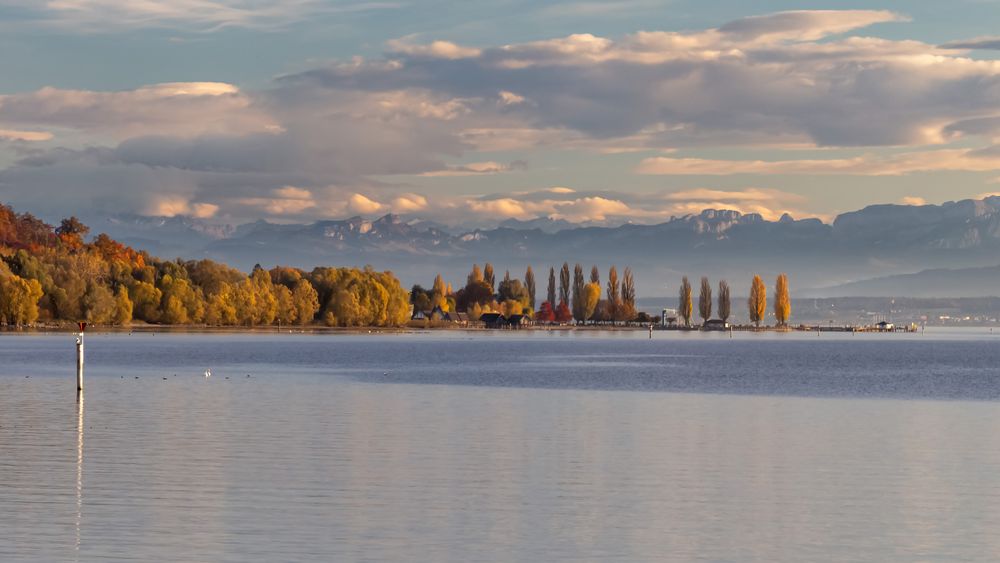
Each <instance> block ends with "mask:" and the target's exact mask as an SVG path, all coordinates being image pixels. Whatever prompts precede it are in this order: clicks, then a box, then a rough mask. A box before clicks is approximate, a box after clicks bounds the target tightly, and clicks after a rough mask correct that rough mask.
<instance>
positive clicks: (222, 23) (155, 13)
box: [0, 0, 399, 33]
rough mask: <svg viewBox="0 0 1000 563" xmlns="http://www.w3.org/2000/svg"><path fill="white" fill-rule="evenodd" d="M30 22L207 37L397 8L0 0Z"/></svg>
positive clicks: (305, 1) (241, 0)
mask: <svg viewBox="0 0 1000 563" xmlns="http://www.w3.org/2000/svg"><path fill="white" fill-rule="evenodd" d="M4 5H6V6H13V7H15V8H19V9H22V10H24V11H25V12H26V14H27V15H28V17H29V21H35V22H38V23H42V24H48V25H53V26H57V27H60V28H64V29H67V30H70V31H73V32H77V33H100V32H113V31H118V30H123V29H124V30H134V29H142V28H163V29H179V30H185V31H194V32H208V31H216V30H220V29H225V28H230V27H242V28H256V29H273V28H280V27H284V26H286V25H288V24H290V23H294V22H297V21H301V20H303V19H305V18H307V17H311V16H316V15H320V14H336V13H350V12H363V11H372V10H382V9H389V8H395V7H397V6H398V5H399V4H397V3H390V2H350V1H348V2H344V1H339V2H338V1H329V0H129V1H124V2H123V1H120V0H47V1H45V2H38V1H34V0H0V6H4Z"/></svg>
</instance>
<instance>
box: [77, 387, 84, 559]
mask: <svg viewBox="0 0 1000 563" xmlns="http://www.w3.org/2000/svg"><path fill="white" fill-rule="evenodd" d="M82 520H83V390H82V389H78V390H77V392H76V545H75V547H76V554H77V558H76V559H77V561H79V560H80V526H81V523H82Z"/></svg>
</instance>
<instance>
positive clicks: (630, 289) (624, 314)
mask: <svg viewBox="0 0 1000 563" xmlns="http://www.w3.org/2000/svg"><path fill="white" fill-rule="evenodd" d="M636 312H637V311H636V308H635V278H634V277H633V276H632V268H629V267H626V268H625V272H624V274H623V275H622V299H621V315H620V316H621V318H622V320H625V321H629V320H632V319H634V318H635V315H636Z"/></svg>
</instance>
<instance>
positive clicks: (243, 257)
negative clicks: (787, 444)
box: [91, 197, 1000, 295]
mask: <svg viewBox="0 0 1000 563" xmlns="http://www.w3.org/2000/svg"><path fill="white" fill-rule="evenodd" d="M91 223H92V225H93V226H94V231H95V232H100V231H101V230H102V229H103V230H106V231H107V232H108V234H110V235H111V236H113V237H115V238H117V239H119V240H122V241H124V242H126V243H128V244H133V245H135V246H139V247H151V248H155V250H156V252H157V253H158V254H161V255H166V256H173V255H177V256H185V257H210V258H213V259H216V260H220V261H223V262H227V263H229V264H231V265H233V266H236V267H239V268H242V269H248V268H250V267H252V266H253V265H254V264H256V263H260V264H262V265H264V266H270V265H276V264H285V265H291V266H299V267H311V266H312V265H315V264H338V265H364V264H371V265H373V266H375V267H377V268H380V269H392V270H393V271H394V272H396V273H397V275H399V276H400V278H401V279H402V280H403V281H404V283H417V282H419V283H425V284H426V283H429V282H430V280H431V279H432V277H433V275H434V274H436V273H438V272H440V273H442V274H444V275H445V277H446V278H448V279H451V280H455V281H460V280H462V279H464V277H465V275H466V274H467V272H468V270H469V267H470V265H471V264H472V263H473V262H479V263H482V262H484V261H490V262H492V263H493V264H494V265H495V266H496V267H497V269H498V270H500V271H503V270H505V269H510V271H511V273H512V274H515V275H520V274H521V273H522V272H523V270H524V267H525V266H526V265H527V264H529V263H530V264H531V265H532V266H534V268H535V270H536V272H540V273H541V275H542V276H546V275H547V272H544V269H546V268H547V267H548V266H550V265H552V266H558V265H560V264H562V263H563V262H564V261H565V262H569V263H570V264H571V265H572V264H574V263H576V262H580V263H582V264H584V265H585V266H589V265H591V264H596V265H598V266H599V267H600V268H601V269H602V270H606V267H607V266H609V265H610V264H617V265H618V266H619V268H622V267H624V266H631V267H632V268H633V269H634V270H635V272H636V281H637V289H638V291H639V294H640V295H672V294H673V293H674V288H675V287H676V285H677V283H678V281H679V280H680V277H681V276H682V275H689V276H692V277H698V276H701V275H707V276H710V277H711V278H712V279H713V280H715V279H718V278H723V277H724V278H728V279H729V280H730V282H731V283H732V285H733V286H734V294H735V293H740V292H741V291H742V288H743V286H744V285H747V284H748V283H749V278H750V276H751V275H752V274H753V273H760V274H762V275H763V276H765V277H766V278H768V279H769V283H770V278H773V276H774V275H775V274H777V273H778V272H781V271H786V272H788V273H789V275H790V276H791V281H792V289H793V293H795V292H796V290H799V291H800V292H801V291H802V290H803V289H805V288H817V287H828V288H831V291H833V290H834V288H837V289H836V291H838V292H839V291H841V289H840V288H843V291H852V292H853V291H891V292H893V293H894V294H897V293H895V292H896V291H899V292H900V293H898V295H904V294H908V293H906V292H914V293H913V294H914V295H918V294H919V295H925V294H930V293H933V292H936V291H949V292H951V291H959V290H960V291H961V292H962V294H967V295H983V294H986V293H984V292H988V293H991V294H995V293H997V291H996V290H993V289H992V280H990V279H989V273H988V272H981V273H979V274H976V273H974V272H971V271H970V272H968V273H967V274H963V275H961V276H960V277H961V278H962V280H965V281H961V282H958V281H954V280H952V281H948V278H947V274H946V273H944V272H941V273H939V274H924V273H923V272H922V271H923V270H927V269H938V270H940V269H948V270H966V269H981V268H984V267H993V266H995V265H996V264H998V263H1000V197H988V198H986V199H983V200H963V201H957V202H948V203H945V204H942V205H924V206H908V205H873V206H869V207H866V208H864V209H861V210H858V211H853V212H850V213H844V214H842V215H840V216H838V217H837V218H836V219H835V220H834V221H833V223H832V224H826V223H823V222H821V221H819V220H817V219H803V220H795V219H793V218H792V217H789V216H787V215H786V216H784V217H782V218H781V219H779V220H777V221H768V220H765V219H764V218H762V217H761V216H760V215H757V214H752V213H751V214H742V213H739V212H736V211H731V210H713V209H709V210H705V211H702V212H701V213H698V214H693V215H686V216H683V217H675V218H672V219H670V220H669V221H666V222H663V223H659V224H655V225H639V224H625V225H620V226H617V227H594V226H586V227H583V226H573V225H572V224H569V223H565V222H564V221H559V220H553V219H547V218H542V219H537V220H531V221H507V222H504V223H503V226H500V227H498V228H491V229H472V230H467V231H465V232H457V231H456V232H450V229H446V228H444V227H441V226H438V225H435V224H433V223H427V222H423V221H421V220H420V218H419V217H399V216H396V215H386V216H384V217H380V218H377V219H374V220H373V219H367V218H363V217H353V218H350V219H345V220H340V221H319V222H316V223H311V224H274V223H268V222H266V221H258V222H255V223H249V224H245V225H240V226H238V227H235V228H232V227H220V226H217V225H211V224H210V223H208V222H206V221H203V220H199V219H190V218H180V217H175V218H169V219H168V218H148V217H147V218H141V219H139V218H135V217H132V218H129V219H127V220H123V219H121V218H114V219H112V220H110V221H104V222H102V223H98V222H93V221H91ZM918 271H920V272H921V274H916V276H920V277H921V279H928V280H931V279H933V280H940V283H939V282H937V281H927V282H918V281H917V280H916V279H915V278H914V279H911V278H902V279H894V280H892V281H880V282H878V283H875V282H874V281H871V282H860V281H858V280H871V279H872V278H884V277H888V276H896V275H899V274H910V273H912V272H918ZM994 279H996V278H994ZM853 282H857V283H858V285H849V284H851V283H853ZM883 287H884V288H885V289H881V288H883ZM959 288H961V289H959Z"/></svg>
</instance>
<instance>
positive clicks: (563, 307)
mask: <svg viewBox="0 0 1000 563" xmlns="http://www.w3.org/2000/svg"><path fill="white" fill-rule="evenodd" d="M556 320H557V321H559V322H561V323H568V322H569V321H571V320H573V311H570V310H569V305H567V304H566V302H565V301H563V302H561V303H559V307H557V308H556Z"/></svg>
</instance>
